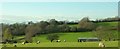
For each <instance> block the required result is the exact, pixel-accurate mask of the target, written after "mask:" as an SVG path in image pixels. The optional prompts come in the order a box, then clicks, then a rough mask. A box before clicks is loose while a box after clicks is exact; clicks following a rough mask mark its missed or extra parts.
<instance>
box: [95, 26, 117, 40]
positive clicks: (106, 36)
mask: <svg viewBox="0 0 120 49" xmlns="http://www.w3.org/2000/svg"><path fill="white" fill-rule="evenodd" d="M109 29H110V28H109V27H102V26H100V27H98V28H96V31H94V33H95V36H96V37H98V38H100V39H102V40H109V41H110V40H112V39H114V38H116V35H115V34H114V32H111V31H110V30H109Z"/></svg>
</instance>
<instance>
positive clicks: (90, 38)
mask: <svg viewBox="0 0 120 49" xmlns="http://www.w3.org/2000/svg"><path fill="white" fill-rule="evenodd" d="M78 39H98V38H78Z"/></svg>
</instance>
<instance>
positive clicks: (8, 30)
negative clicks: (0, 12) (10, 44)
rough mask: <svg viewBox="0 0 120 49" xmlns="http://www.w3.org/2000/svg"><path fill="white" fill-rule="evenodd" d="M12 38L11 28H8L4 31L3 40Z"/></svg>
mask: <svg viewBox="0 0 120 49" xmlns="http://www.w3.org/2000/svg"><path fill="white" fill-rule="evenodd" d="M12 38H13V36H12V34H11V30H10V29H9V28H7V29H6V30H5V32H4V33H3V40H4V41H6V42H7V41H8V40H12Z"/></svg>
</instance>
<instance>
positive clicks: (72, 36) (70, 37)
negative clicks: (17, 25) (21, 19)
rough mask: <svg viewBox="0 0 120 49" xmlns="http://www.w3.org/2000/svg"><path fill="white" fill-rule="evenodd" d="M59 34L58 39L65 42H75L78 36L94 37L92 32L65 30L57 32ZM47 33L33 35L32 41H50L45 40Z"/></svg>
mask: <svg viewBox="0 0 120 49" xmlns="http://www.w3.org/2000/svg"><path fill="white" fill-rule="evenodd" d="M57 34H58V35H59V39H60V40H62V41H63V40H66V41H67V42H77V39H78V38H80V37H86V38H89V37H94V35H93V33H92V32H66V33H57ZM47 35H49V34H43V35H38V36H36V37H33V41H34V42H36V41H38V40H39V41H41V42H50V41H49V40H47Z"/></svg>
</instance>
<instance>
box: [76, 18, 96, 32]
mask: <svg viewBox="0 0 120 49" xmlns="http://www.w3.org/2000/svg"><path fill="white" fill-rule="evenodd" d="M95 28H96V24H95V23H93V22H90V20H89V18H88V17H85V18H83V19H82V20H81V21H80V22H79V24H78V30H79V31H92V30H94V29H95Z"/></svg>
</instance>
